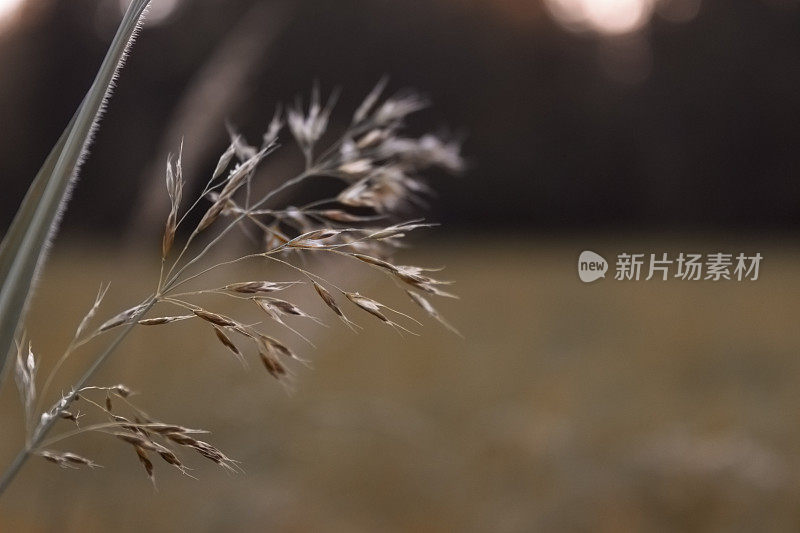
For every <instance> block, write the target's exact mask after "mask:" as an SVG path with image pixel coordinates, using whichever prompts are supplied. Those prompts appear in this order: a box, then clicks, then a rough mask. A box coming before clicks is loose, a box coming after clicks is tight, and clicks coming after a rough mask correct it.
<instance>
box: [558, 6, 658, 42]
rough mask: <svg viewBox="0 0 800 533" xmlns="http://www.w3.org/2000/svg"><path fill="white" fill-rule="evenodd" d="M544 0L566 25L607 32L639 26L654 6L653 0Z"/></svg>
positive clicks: (611, 33)
mask: <svg viewBox="0 0 800 533" xmlns="http://www.w3.org/2000/svg"><path fill="white" fill-rule="evenodd" d="M545 4H546V5H547V7H548V9H549V10H550V12H551V13H552V14H553V16H554V17H555V18H556V20H558V21H559V22H560V23H561V24H563V25H564V26H565V27H567V28H568V29H571V30H576V31H582V30H593V31H596V32H598V33H602V34H609V35H619V34H624V33H630V32H633V31H636V30H638V29H639V28H641V27H642V26H644V24H646V23H647V21H648V20H649V19H650V15H651V13H652V11H653V7H654V1H653V0H545Z"/></svg>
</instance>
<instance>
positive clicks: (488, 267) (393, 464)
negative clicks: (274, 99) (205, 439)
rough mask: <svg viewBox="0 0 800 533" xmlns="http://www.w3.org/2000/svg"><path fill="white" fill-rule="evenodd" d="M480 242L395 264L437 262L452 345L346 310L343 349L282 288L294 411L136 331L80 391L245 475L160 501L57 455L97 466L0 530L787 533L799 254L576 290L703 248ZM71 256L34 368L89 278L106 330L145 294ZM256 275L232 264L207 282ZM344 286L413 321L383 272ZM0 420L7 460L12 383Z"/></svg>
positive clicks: (167, 336) (169, 333) (21, 481)
mask: <svg viewBox="0 0 800 533" xmlns="http://www.w3.org/2000/svg"><path fill="white" fill-rule="evenodd" d="M481 241H482V242H481V243H478V242H477V239H475V240H472V241H459V242H456V243H450V244H448V243H441V244H438V245H435V246H434V245H428V246H421V247H419V248H417V249H415V250H413V251H410V252H408V253H406V254H405V256H403V261H402V263H407V264H415V263H420V262H421V263H425V264H446V265H447V270H446V271H445V273H446V274H447V277H449V278H451V279H455V280H457V282H458V285H457V292H459V294H461V296H462V299H461V300H460V301H458V302H450V301H446V302H443V303H441V305H440V308H441V310H442V311H443V312H444V313H445V314H446V315H447V316H448V317H449V318H450V319H451V320H452V321H453V322H454V323H455V324H456V325H457V326H458V327H459V328H460V329H461V330H462V331H463V332H464V334H465V337H466V338H465V339H464V340H462V339H460V338H458V337H455V336H453V335H450V334H449V333H448V332H447V331H445V330H444V329H443V328H441V327H439V326H438V325H437V324H436V323H435V322H430V321H425V326H424V327H423V328H417V329H418V330H420V331H421V333H422V336H421V337H419V338H415V337H406V338H401V337H399V336H398V335H397V334H395V333H394V332H393V331H392V330H391V329H389V328H388V327H386V326H384V325H382V324H380V323H379V322H377V321H375V320H373V319H371V317H369V316H367V315H364V314H363V313H362V314H360V315H359V314H358V311H357V310H354V309H351V308H348V309H350V314H351V315H352V316H353V317H354V318H357V321H358V322H359V323H360V324H362V325H364V326H366V328H365V330H364V331H363V332H362V333H360V334H358V335H356V334H353V333H351V332H349V331H348V330H346V329H345V328H343V327H342V326H341V324H338V325H337V323H336V322H335V320H334V317H333V315H332V314H331V313H330V312H329V311H328V310H326V309H323V308H322V307H320V305H319V303H318V302H317V301H316V300H315V299H314V298H312V297H311V296H313V295H310V294H307V293H308V292H309V290H308V288H304V289H300V290H296V291H295V294H297V295H298V298H300V300H301V301H302V302H304V303H306V305H307V306H308V307H309V309H310V310H312V311H313V314H316V315H318V316H324V317H325V318H326V319H327V321H328V322H329V323H330V324H331V325H332V326H333V327H331V328H330V329H327V330H326V329H323V328H317V327H304V329H303V331H304V332H309V333H312V334H313V341H314V342H315V343H316V344H317V346H318V348H317V349H316V350H311V349H309V348H303V346H302V342H299V343H298V342H293V343H292V346H293V347H295V348H297V349H298V350H302V351H303V353H304V354H307V355H310V356H312V357H313V360H314V369H313V370H308V369H304V368H303V367H299V368H297V378H296V384H295V390H294V393H293V394H291V395H290V394H287V393H286V391H285V390H284V389H283V388H282V387H281V386H280V385H278V384H277V383H276V382H275V381H274V380H273V379H272V378H271V377H269V375H268V374H267V373H266V372H265V371H264V369H263V368H262V367H261V366H260V364H259V363H258V362H257V361H255V360H252V359H251V364H250V367H249V369H247V370H243V369H242V367H241V365H239V364H238V363H237V362H236V361H235V360H234V359H232V358H231V357H230V355H229V354H228V353H227V352H226V351H225V349H224V348H223V347H222V346H220V345H219V344H218V343H217V342H216V340H215V339H214V336H213V333H212V332H211V331H210V330H208V328H206V327H204V325H203V324H201V323H198V322H194V321H187V322H182V323H177V324H173V325H168V326H162V327H161V328H163V329H161V328H155V329H149V330H144V328H139V329H138V330H136V331H135V332H134V333H133V334H132V335H131V336H130V337H129V339H128V340H127V341H126V343H125V345H124V348H123V349H122V350H120V352H119V353H117V354H116V355H115V357H114V358H113V360H112V361H111V362H110V364H108V365H107V366H106V367H104V369H103V371H102V372H101V373H100V374H99V375H98V376H97V379H96V382H97V383H98V384H113V383H117V382H123V383H126V384H127V385H129V386H130V387H131V388H133V389H135V390H136V391H138V393H139V395H138V396H136V398H135V399H136V401H137V402H139V403H140V404H141V405H142V406H143V407H144V409H145V410H147V411H148V412H150V413H151V414H153V415H154V416H158V417H159V418H160V419H162V420H164V421H168V422H176V423H180V424H184V425H187V426H191V427H202V428H207V429H210V430H212V431H213V435H212V436H211V437H209V440H211V441H212V442H214V443H215V444H218V445H219V446H220V447H221V448H222V449H224V450H225V451H226V452H228V453H229V455H231V456H232V457H235V458H236V459H239V460H241V461H242V464H243V467H244V469H245V470H246V472H247V473H246V474H243V475H237V476H232V475H229V474H227V473H226V472H224V471H221V470H219V469H217V468H216V467H214V465H212V464H210V463H207V462H204V461H203V460H201V458H196V457H193V456H191V455H188V454H183V458H184V459H185V460H186V462H187V463H189V464H190V465H191V466H192V467H193V468H195V470H193V471H192V473H193V474H194V475H195V476H197V477H198V478H200V479H199V480H198V481H196V480H193V479H190V478H188V477H184V476H181V475H179V474H178V473H177V472H175V471H174V470H171V469H170V468H168V467H167V465H165V464H162V463H156V475H157V480H158V492H155V491H153V489H152V487H151V485H150V483H149V481H148V480H147V478H146V476H145V474H144V472H143V470H142V469H141V466H140V465H139V464H138V461H137V459H136V456H135V454H134V453H133V451H132V450H131V449H130V448H129V447H126V446H125V445H124V444H123V443H121V442H119V441H117V440H115V439H114V438H111V437H102V436H89V437H85V438H78V439H75V440H74V441H70V442H69V443H64V446H63V448H62V449H69V450H73V451H76V452H79V453H82V454H85V455H87V456H90V457H92V458H94V459H95V460H96V461H97V462H99V463H101V464H102V465H104V466H105V468H103V469H96V470H93V471H71V470H69V471H67V470H60V469H59V468H57V467H55V466H53V465H51V464H48V463H45V462H44V461H43V460H41V459H34V460H32V461H31V462H30V463H29V464H28V465H27V466H26V467H25V468H24V469H23V471H22V473H21V475H20V477H19V478H18V479H17V480H16V482H15V483H14V485H12V487H11V489H10V490H9V491H8V493H7V494H6V495H4V497H3V498H2V499H0V531H26V532H27V531H75V532H81V533H85V532H89V531H118V532H119V531H179V530H187V531H189V530H191V531H343V532H344V531H347V532H350V531H492V532H506V531H507V532H523V531H637V530H638V531H797V530H798V529H799V528H800V506H798V501H800V477H799V475H800V327H798V318H800V297H799V296H800V250H798V249H797V248H796V247H795V248H787V247H776V246H772V245H770V244H768V243H763V242H762V243H758V242H746V243H743V244H742V245H741V246H739V245H730V246H727V244H728V243H727V242H725V243H723V244H726V246H725V248H726V249H728V248H730V249H731V251H744V252H755V251H760V252H761V253H762V255H764V257H765V260H764V263H763V265H762V272H761V279H760V280H759V281H757V282H742V283H736V282H725V283H716V284H715V283H711V282H677V281H673V282H657V281H651V282H638V283H630V282H629V283H623V282H616V281H614V280H612V279H606V280H604V281H599V282H597V283H595V284H592V285H584V284H582V283H580V281H579V280H578V278H577V275H576V271H575V262H576V260H577V256H578V254H579V252H580V251H581V250H583V249H584V248H590V249H594V250H596V251H598V252H601V253H604V252H608V253H609V255H611V254H612V253H616V252H619V251H633V249H637V250H640V251H646V252H651V251H652V252H659V251H662V250H675V251H687V252H689V251H695V250H699V251H704V252H714V251H718V250H717V249H716V248H717V247H718V245H719V244H720V242H719V241H709V242H692V243H682V242H673V243H664V242H652V241H651V242H645V241H642V242H639V243H631V242H623V243H619V242H617V243H615V242H612V241H607V242H606V241H604V242H601V243H600V242H593V241H592V240H591V239H585V240H582V241H581V242H577V241H576V242H569V241H547V240H540V241H538V242H536V241H533V240H527V241H524V240H522V239H520V240H518V241H515V242H514V241H509V242H499V243H498V242H495V243H493V244H487V243H488V242H489V240H488V239H483V238H482V239H481ZM688 248H692V249H691V250H690V249H688ZM90 250H91V248H89V247H88V246H83V247H80V246H78V247H73V248H66V249H65V248H62V249H57V251H56V254H55V257H54V259H53V261H52V262H51V263H50V264H49V266H48V268H47V269H46V271H45V272H44V277H43V283H42V286H41V289H40V290H39V292H38V296H37V300H36V304H35V307H34V309H33V314H32V320H31V323H30V326H29V328H28V331H29V333H30V335H31V336H32V337H33V341H34V344H33V346H34V350H35V351H36V353H37V354H38V355H40V356H42V357H43V358H45V359H46V360H47V361H48V362H49V363H48V364H51V363H52V361H53V358H54V357H56V356H57V354H58V353H59V352H60V350H62V349H63V346H64V345H65V344H66V342H68V340H69V337H70V335H71V330H72V329H74V327H75V325H76V324H77V322H78V321H79V320H80V317H81V316H82V313H83V311H84V310H85V309H86V308H87V307H88V306H89V305H90V303H91V300H92V299H93V297H94V293H95V292H96V290H97V285H98V283H99V281H101V280H111V281H113V284H112V287H111V291H110V293H109V297H108V299H107V302H106V304H105V305H104V307H103V312H102V313H101V314H102V316H108V315H111V314H113V312H114V311H116V310H119V309H120V308H122V307H124V306H125V304H126V303H131V302H133V301H134V299H135V298H137V297H143V296H145V295H146V294H147V291H148V290H150V289H151V288H152V281H153V280H152V276H153V273H154V270H153V268H154V266H153V265H152V264H150V263H148V264H146V265H142V264H141V263H142V261H141V260H140V256H139V254H134V253H131V252H124V253H119V252H110V251H103V252H97V251H96V250H94V251H90ZM148 257H149V256H148ZM309 266H310V267H312V268H316V269H319V268H322V266H321V265H319V264H315V263H310V264H309ZM334 268H335V269H337V270H336V273H335V274H334V275H333V276H332V277H334V278H335V279H336V280H339V281H342V283H343V284H345V285H347V286H348V287H357V286H359V285H356V279H357V277H358V276H357V275H355V274H353V273H351V271H344V270H343V266H342V265H341V263H340V264H338V266H335V267H334ZM354 268H357V269H358V270H357V272H359V273H363V272H369V270H365V269H364V268H362V267H360V266H356V267H354ZM275 272H277V271H276V270H275V268H274V267H273V266H270V267H269V268H267V267H266V266H265V265H250V266H248V267H244V268H240V269H238V270H236V273H235V274H231V275H229V276H227V277H226V278H217V279H216V280H215V281H243V280H247V279H261V278H266V279H274V278H275V277H276V276H277V274H274V273H275ZM286 274H287V273H286V272H283V273H282V274H281V276H280V278H279V279H287V278H286ZM359 287H360V290H361V292H362V293H364V294H366V295H369V296H374V297H376V298H377V299H379V300H385V301H386V302H387V303H390V302H391V303H394V304H397V305H398V306H402V307H403V309H404V310H409V309H414V308H413V304H410V303H408V304H406V303H405V302H404V299H403V298H402V297H401V294H400V293H399V291H398V290H397V288H396V287H394V286H393V285H392V284H391V283H389V282H388V281H386V280H382V279H381V278H379V277H375V276H373V275H371V274H370V275H369V278H368V279H367V280H365V281H364V282H363V283H362V284H361V285H360V286H359ZM293 290H294V289H293ZM286 295H288V293H287V294H286ZM218 308H220V307H218ZM236 309H237V308H236V307H230V302H224V305H223V306H222V307H221V310H225V311H226V312H231V313H234V312H236ZM249 316H252V317H254V318H253V319H254V320H258V319H257V318H255V317H256V316H257V315H255V314H252V315H249ZM294 324H296V325H297V324H302V322H298V321H295V322H294ZM312 326H313V325H312ZM282 338H284V339H291V335H288V336H287V335H284V336H283V337H282ZM84 355H86V354H84ZM78 359H80V357H78ZM74 370H75V367H70V368H69V369H68V372H67V373H66V375H69V374H71V373H72V372H73V371H74ZM43 374H44V372H43V373H42V375H43ZM65 377H66V376H65ZM61 383H64V381H61ZM0 405H1V406H2V407H1V409H2V410H1V411H0V412H1V413H2V421H3V422H2V426H0V427H2V431H1V432H0V434H2V439H0V458H2V460H3V462H4V463H5V462H7V461H8V460H9V459H10V457H11V455H12V453H13V450H15V449H16V447H17V446H18V445H19V441H20V438H21V431H20V426H21V419H20V415H19V412H20V409H19V402H18V400H17V398H16V391H15V390H14V387H13V385H12V386H6V387H5V389H4V390H3V391H2V395H1V396H0ZM87 418H88V417H87ZM68 429H69V423H68V422H64V423H61V425H60V426H59V430H61V431H67V430H68Z"/></svg>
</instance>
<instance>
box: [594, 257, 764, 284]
mask: <svg viewBox="0 0 800 533" xmlns="http://www.w3.org/2000/svg"><path fill="white" fill-rule="evenodd" d="M762 259H763V256H762V255H761V254H760V253H758V252H756V253H755V254H752V255H747V254H744V253H738V254H732V253H724V252H715V253H709V254H700V253H684V252H680V253H679V254H677V255H672V256H671V255H669V254H668V253H666V252H664V253H659V254H654V253H651V254H644V253H627V252H623V253H620V254H617V258H616V263H615V265H614V267H615V269H614V279H615V280H617V281H640V280H644V281H650V280H653V279H655V280H659V281H667V280H668V279H678V280H684V281H701V280H707V281H756V280H758V275H759V268H760V266H761V261H762ZM608 270H609V264H608V262H607V261H606V260H605V258H603V257H602V256H601V255H599V254H597V253H595V252H591V251H588V250H586V251H584V252H582V253H581V255H580V257H579V258H578V276H579V277H580V279H581V281H583V282H585V283H590V282H592V281H595V280H597V279H600V278H605V274H606V272H607V271H608Z"/></svg>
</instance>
